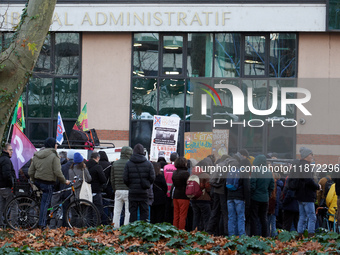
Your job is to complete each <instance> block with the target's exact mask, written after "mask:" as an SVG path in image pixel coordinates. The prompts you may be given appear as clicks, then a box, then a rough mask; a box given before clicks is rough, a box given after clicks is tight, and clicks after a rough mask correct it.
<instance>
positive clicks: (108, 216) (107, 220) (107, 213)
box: [103, 205, 114, 225]
mask: <svg viewBox="0 0 340 255" xmlns="http://www.w3.org/2000/svg"><path fill="white" fill-rule="evenodd" d="M113 209H114V206H113V205H104V207H103V224H104V225H111V224H112V220H113Z"/></svg>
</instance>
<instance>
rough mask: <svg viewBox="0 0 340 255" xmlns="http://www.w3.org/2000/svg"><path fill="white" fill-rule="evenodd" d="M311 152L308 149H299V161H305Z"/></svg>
mask: <svg viewBox="0 0 340 255" xmlns="http://www.w3.org/2000/svg"><path fill="white" fill-rule="evenodd" d="M312 153H313V152H312V150H311V149H308V148H306V147H301V148H300V154H301V159H305V158H307V157H308V155H309V154H312Z"/></svg>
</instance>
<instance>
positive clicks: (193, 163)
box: [189, 158, 198, 167]
mask: <svg viewBox="0 0 340 255" xmlns="http://www.w3.org/2000/svg"><path fill="white" fill-rule="evenodd" d="M189 160H190V163H191V167H195V166H196V165H197V163H198V162H197V160H196V159H194V158H191V159H189Z"/></svg>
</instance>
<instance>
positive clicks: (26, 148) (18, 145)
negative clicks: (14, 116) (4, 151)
mask: <svg viewBox="0 0 340 255" xmlns="http://www.w3.org/2000/svg"><path fill="white" fill-rule="evenodd" d="M11 145H12V148H13V154H12V157H11V161H12V163H13V168H14V170H15V175H16V177H17V178H19V170H20V168H22V166H23V165H25V164H26V163H27V162H28V161H29V160H30V159H31V158H32V157H33V155H34V153H35V152H36V151H37V150H36V149H35V147H34V145H33V144H32V143H31V141H30V140H28V138H27V137H26V136H25V134H24V133H23V132H21V130H20V128H19V126H18V124H15V125H14V126H13V134H12V139H11Z"/></svg>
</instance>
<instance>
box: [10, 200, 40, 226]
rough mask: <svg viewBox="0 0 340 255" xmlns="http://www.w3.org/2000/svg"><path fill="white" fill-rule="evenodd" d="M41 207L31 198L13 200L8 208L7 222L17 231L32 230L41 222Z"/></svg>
mask: <svg viewBox="0 0 340 255" xmlns="http://www.w3.org/2000/svg"><path fill="white" fill-rule="evenodd" d="M39 212H40V205H39V204H38V202H37V201H35V200H34V199H32V198H30V197H26V196H20V197H15V198H13V199H12V200H11V201H10V202H9V203H8V204H7V206H6V209H5V221H6V223H7V225H8V226H9V227H11V228H12V229H15V230H20V229H21V230H30V229H32V228H35V227H36V226H37V224H38V222H39Z"/></svg>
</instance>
